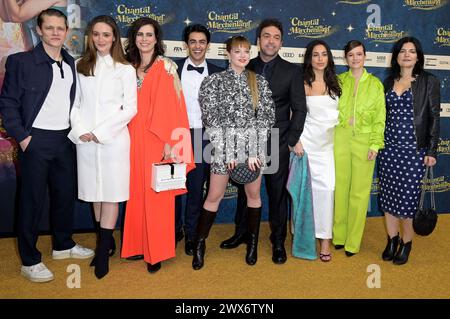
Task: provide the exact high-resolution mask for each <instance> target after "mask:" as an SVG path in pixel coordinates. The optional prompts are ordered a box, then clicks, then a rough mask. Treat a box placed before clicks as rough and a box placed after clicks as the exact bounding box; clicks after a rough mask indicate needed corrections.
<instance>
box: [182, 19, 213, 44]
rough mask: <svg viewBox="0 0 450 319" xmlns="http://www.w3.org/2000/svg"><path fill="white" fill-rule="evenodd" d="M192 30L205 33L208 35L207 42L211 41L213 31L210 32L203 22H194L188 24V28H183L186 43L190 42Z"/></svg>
mask: <svg viewBox="0 0 450 319" xmlns="http://www.w3.org/2000/svg"><path fill="white" fill-rule="evenodd" d="M192 32H200V33H203V34H204V35H205V36H206V42H207V43H209V41H210V40H211V33H210V32H209V30H208V29H207V28H206V27H205V26H204V25H201V24H199V23H197V24H193V25H188V26H187V27H186V28H184V30H183V41H184V42H185V43H188V41H189V35H190V34H191V33H192Z"/></svg>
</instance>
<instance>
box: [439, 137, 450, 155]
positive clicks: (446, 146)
mask: <svg viewBox="0 0 450 319" xmlns="http://www.w3.org/2000/svg"><path fill="white" fill-rule="evenodd" d="M437 151H438V153H439V155H450V140H444V139H442V138H440V139H439V144H438V149H437Z"/></svg>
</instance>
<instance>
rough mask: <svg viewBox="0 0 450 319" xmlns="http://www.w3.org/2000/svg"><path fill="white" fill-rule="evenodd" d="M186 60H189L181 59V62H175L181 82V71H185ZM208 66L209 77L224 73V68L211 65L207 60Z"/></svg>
mask: <svg viewBox="0 0 450 319" xmlns="http://www.w3.org/2000/svg"><path fill="white" fill-rule="evenodd" d="M186 60H187V58H184V59H179V60H176V61H175V63H176V64H177V65H178V69H177V72H178V76H179V77H180V80H181V71H183V66H184V62H185V61H186ZM206 64H207V65H208V75H211V74H214V73H216V72H221V71H223V68H221V67H219V66H217V65H215V64H212V63H210V62H209V61H208V60H206Z"/></svg>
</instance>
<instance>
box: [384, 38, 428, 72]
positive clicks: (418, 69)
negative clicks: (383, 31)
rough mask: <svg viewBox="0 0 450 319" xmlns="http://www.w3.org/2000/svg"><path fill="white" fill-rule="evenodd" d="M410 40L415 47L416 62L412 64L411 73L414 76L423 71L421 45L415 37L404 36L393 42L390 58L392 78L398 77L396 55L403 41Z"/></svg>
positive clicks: (398, 69) (423, 61)
mask: <svg viewBox="0 0 450 319" xmlns="http://www.w3.org/2000/svg"><path fill="white" fill-rule="evenodd" d="M408 42H411V43H412V44H414V46H415V47H416V53H417V60H418V61H417V62H416V64H415V65H414V69H413V73H412V75H413V76H414V77H416V76H417V75H419V74H420V73H422V72H423V65H424V63H425V57H424V54H423V49H422V45H421V44H420V41H419V40H418V39H417V38H414V37H404V38H401V39H400V40H398V41H397V42H395V44H394V47H393V48H392V58H391V76H392V77H393V78H394V79H400V75H401V74H400V65H399V64H398V62H397V57H398V55H399V53H400V51H401V49H402V47H403V45H404V44H405V43H408Z"/></svg>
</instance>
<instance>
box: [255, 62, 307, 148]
mask: <svg viewBox="0 0 450 319" xmlns="http://www.w3.org/2000/svg"><path fill="white" fill-rule="evenodd" d="M257 59H259V57H256V58H254V59H251V60H250V63H249V64H248V66H247V68H248V69H249V70H252V71H254V70H255V63H256V61H257ZM275 59H276V61H274V63H275V64H274V65H273V68H274V69H273V73H272V76H271V77H270V80H269V87H270V90H271V91H272V98H273V100H274V102H275V125H274V126H273V127H277V128H279V129H280V136H281V135H283V134H286V133H288V134H289V135H288V139H287V140H288V144H289V146H295V144H297V142H298V139H299V138H300V135H301V134H302V132H303V125H304V124H305V118H306V111H307V109H306V97H305V88H304V86H303V72H302V69H301V68H300V66H298V65H295V64H293V63H290V62H288V61H286V60H283V59H282V58H281V57H280V56H277V57H276V58H275ZM291 111H292V117H291Z"/></svg>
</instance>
